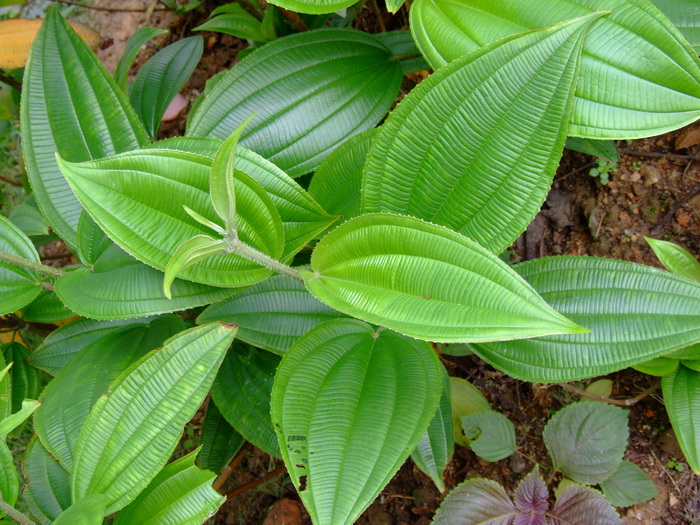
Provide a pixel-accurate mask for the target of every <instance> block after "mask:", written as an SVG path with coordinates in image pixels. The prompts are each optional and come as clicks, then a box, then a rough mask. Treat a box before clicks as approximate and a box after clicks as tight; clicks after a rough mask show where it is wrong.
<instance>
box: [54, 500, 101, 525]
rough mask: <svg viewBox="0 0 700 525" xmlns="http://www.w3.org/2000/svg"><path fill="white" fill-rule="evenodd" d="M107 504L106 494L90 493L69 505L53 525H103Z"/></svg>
mask: <svg viewBox="0 0 700 525" xmlns="http://www.w3.org/2000/svg"><path fill="white" fill-rule="evenodd" d="M106 505H107V497H106V496H105V495H104V494H90V495H88V496H85V497H84V498H81V499H79V500H78V501H76V502H75V503H73V505H71V506H70V507H68V508H67V509H66V510H65V512H63V513H61V515H60V516H59V517H58V519H56V521H54V522H53V525H102V522H103V519H102V518H103V516H105V515H106V514H107V511H106V510H105V507H106Z"/></svg>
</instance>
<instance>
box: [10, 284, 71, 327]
mask: <svg viewBox="0 0 700 525" xmlns="http://www.w3.org/2000/svg"><path fill="white" fill-rule="evenodd" d="M71 317H75V312H73V311H71V310H70V309H68V308H66V305H64V304H63V303H62V302H61V300H60V299H59V298H58V296H57V295H56V293H55V292H53V291H50V290H42V291H41V293H40V294H39V295H38V296H37V298H36V299H34V300H33V301H32V302H31V303H29V304H28V305H27V306H25V307H24V308H22V319H23V320H25V321H28V322H31V323H47V324H49V323H55V322H58V321H65V320H66V319H70V318H71Z"/></svg>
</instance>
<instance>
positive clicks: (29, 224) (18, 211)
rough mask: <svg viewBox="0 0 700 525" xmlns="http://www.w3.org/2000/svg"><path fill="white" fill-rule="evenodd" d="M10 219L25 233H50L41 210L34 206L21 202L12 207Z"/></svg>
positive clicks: (30, 234)
mask: <svg viewBox="0 0 700 525" xmlns="http://www.w3.org/2000/svg"><path fill="white" fill-rule="evenodd" d="M9 219H10V220H11V221H12V223H13V224H14V225H15V226H17V227H18V228H19V229H20V230H22V232H23V233H24V234H25V235H29V236H32V235H48V234H49V225H48V223H47V222H46V219H44V216H43V215H42V214H41V212H40V211H39V210H38V209H36V208H35V207H34V206H29V205H28V204H26V203H25V204H20V205H19V206H15V207H14V208H12V211H11V212H10V215H9Z"/></svg>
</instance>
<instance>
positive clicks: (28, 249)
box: [0, 215, 42, 315]
mask: <svg viewBox="0 0 700 525" xmlns="http://www.w3.org/2000/svg"><path fill="white" fill-rule="evenodd" d="M0 251H3V252H7V253H9V254H10V255H14V256H17V257H22V258H24V259H28V260H30V261H32V262H35V263H38V262H40V261H39V254H38V253H36V249H35V248H34V245H33V244H32V241H30V240H29V239H28V238H27V236H26V235H25V234H24V233H22V230H20V229H19V228H18V227H17V226H15V225H14V224H13V223H11V222H10V220H9V219H7V218H6V217H3V216H2V215H0ZM41 278H42V277H41V275H39V274H38V273H37V272H34V271H32V270H27V269H26V268H22V267H20V266H16V265H14V264H10V263H6V262H4V261H0V315H5V314H9V313H11V312H14V311H15V310H18V309H20V308H22V307H23V306H26V305H27V304H29V303H31V302H32V301H33V300H34V299H36V297H37V296H38V295H39V294H40V293H41V290H42V287H41V282H40V281H41Z"/></svg>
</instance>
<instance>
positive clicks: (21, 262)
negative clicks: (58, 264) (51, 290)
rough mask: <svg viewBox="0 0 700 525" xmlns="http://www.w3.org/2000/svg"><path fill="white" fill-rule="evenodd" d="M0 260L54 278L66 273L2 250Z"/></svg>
mask: <svg viewBox="0 0 700 525" xmlns="http://www.w3.org/2000/svg"><path fill="white" fill-rule="evenodd" d="M0 261H4V262H6V263H10V264H14V265H15V266H21V267H22V268H26V269H27V270H32V271H34V272H39V273H42V274H44V275H46V276H48V277H54V278H56V279H58V278H59V277H63V276H64V275H66V272H64V271H63V270H61V269H59V268H53V267H51V266H44V265H43V264H41V263H37V262H34V261H30V260H28V259H25V258H24V257H18V256H17V255H13V254H11V253H7V252H4V251H2V250H0Z"/></svg>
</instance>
